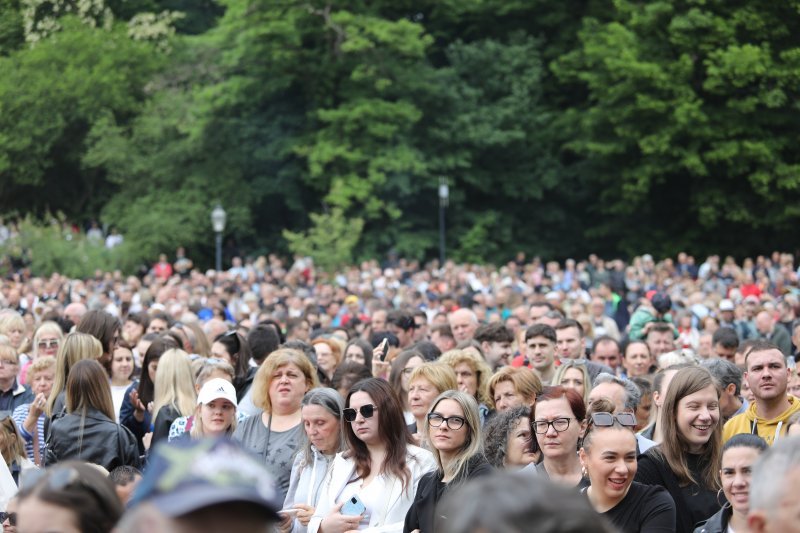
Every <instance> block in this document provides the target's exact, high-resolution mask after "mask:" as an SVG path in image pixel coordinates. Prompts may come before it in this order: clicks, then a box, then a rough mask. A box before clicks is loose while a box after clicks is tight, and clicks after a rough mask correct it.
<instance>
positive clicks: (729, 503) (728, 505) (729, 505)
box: [717, 489, 731, 509]
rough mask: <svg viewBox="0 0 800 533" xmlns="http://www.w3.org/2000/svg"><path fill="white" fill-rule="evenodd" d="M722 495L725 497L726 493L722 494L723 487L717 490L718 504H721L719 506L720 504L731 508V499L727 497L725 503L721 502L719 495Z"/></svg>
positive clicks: (722, 506) (724, 507) (725, 507)
mask: <svg viewBox="0 0 800 533" xmlns="http://www.w3.org/2000/svg"><path fill="white" fill-rule="evenodd" d="M720 496H723V497H724V495H723V494H722V489H719V490H718V491H717V504H718V505H719V506H720V507H721V508H722V509H729V508H730V507H731V502H729V501H728V500H727V499H726V500H725V503H724V504H723V503H722V502H720V501H719V497H720Z"/></svg>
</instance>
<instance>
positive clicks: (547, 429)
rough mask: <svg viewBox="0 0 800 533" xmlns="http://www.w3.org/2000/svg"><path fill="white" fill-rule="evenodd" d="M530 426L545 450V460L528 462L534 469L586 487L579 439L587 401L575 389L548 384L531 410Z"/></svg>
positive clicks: (565, 483)
mask: <svg viewBox="0 0 800 533" xmlns="http://www.w3.org/2000/svg"><path fill="white" fill-rule="evenodd" d="M531 413H532V414H531V417H532V418H533V422H532V423H531V426H532V428H533V432H534V433H535V434H536V442H537V443H538V444H539V449H540V450H541V452H542V457H543V459H542V462H540V463H539V464H537V465H536V466H533V465H529V466H527V467H525V468H524V470H525V471H530V470H534V471H535V472H536V473H537V474H538V475H541V476H545V477H547V478H550V479H552V480H553V481H555V482H557V483H560V484H562V485H567V486H570V487H578V488H581V489H583V488H586V487H588V486H589V480H588V479H586V478H585V477H584V476H583V474H582V472H581V462H580V459H579V458H578V441H579V439H580V438H581V435H582V433H583V429H584V419H585V418H586V404H584V403H583V398H582V397H581V396H580V395H579V394H578V393H577V392H575V391H574V390H573V389H565V388H564V387H561V386H556V387H545V389H544V391H542V394H540V395H539V396H538V397H537V398H536V403H534V404H533V408H532V410H531Z"/></svg>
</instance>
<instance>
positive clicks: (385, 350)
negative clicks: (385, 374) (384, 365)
mask: <svg viewBox="0 0 800 533" xmlns="http://www.w3.org/2000/svg"><path fill="white" fill-rule="evenodd" d="M388 353H389V339H383V342H382V343H381V362H383V361H386V354H388Z"/></svg>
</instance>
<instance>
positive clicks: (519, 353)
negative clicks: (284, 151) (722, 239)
mask: <svg viewBox="0 0 800 533" xmlns="http://www.w3.org/2000/svg"><path fill="white" fill-rule="evenodd" d="M798 279H799V278H798V271H797V270H796V269H795V265H794V258H793V256H792V255H790V254H781V253H774V254H772V255H771V256H770V257H758V258H756V259H755V260H751V259H746V260H744V261H743V262H742V263H741V264H737V263H736V262H735V261H734V260H733V259H732V258H726V259H724V260H721V259H720V258H719V257H717V256H711V257H708V258H707V259H706V260H705V261H704V262H703V263H701V264H699V265H697V264H696V262H695V260H694V258H692V257H691V256H688V255H686V254H679V255H678V257H677V258H675V259H674V260H673V259H670V258H667V259H664V260H661V261H658V262H656V261H655V260H654V259H653V258H652V257H651V256H649V255H644V256H642V257H637V258H634V259H633V260H632V261H631V262H630V263H629V264H626V263H625V262H623V261H622V260H612V261H604V260H603V259H600V258H598V257H596V256H590V257H589V258H588V259H587V260H585V261H580V262H575V261H572V260H567V261H566V262H565V263H564V264H559V263H557V262H542V261H541V260H539V259H538V258H534V259H532V260H528V259H527V258H526V257H525V256H524V254H519V255H518V256H517V257H516V258H515V259H514V260H513V261H510V262H509V263H507V264H506V265H504V266H502V267H500V268H495V267H490V266H478V265H467V264H463V265H457V264H454V263H450V262H448V263H447V264H444V265H439V264H437V263H431V264H427V265H422V264H420V263H417V262H414V261H405V260H402V259H397V258H394V257H389V258H388V259H387V260H386V262H385V264H382V265H379V264H378V263H377V262H365V263H363V264H361V265H360V266H357V267H356V266H354V267H352V268H349V269H347V270H345V271H342V272H339V273H335V274H325V273H322V272H318V271H316V269H315V267H314V264H313V261H312V260H311V259H309V258H302V257H298V258H295V259H294V261H293V262H292V263H291V264H289V263H284V261H282V260H281V259H280V258H278V257H276V256H270V257H261V258H257V259H253V260H251V259H245V260H241V259H239V258H238V257H235V258H233V260H232V262H231V268H230V269H228V270H226V271H222V272H215V271H208V272H200V271H198V270H196V269H195V268H194V266H193V263H192V261H191V260H190V259H188V258H187V257H186V254H185V252H184V250H182V249H181V250H179V251H178V253H177V254H176V257H175V260H174V261H169V260H168V258H167V256H166V255H162V256H161V257H160V258H159V261H158V262H157V263H156V264H154V265H153V266H152V268H151V269H150V271H149V272H147V273H146V274H143V275H141V276H139V277H136V276H131V277H124V276H122V275H121V274H120V273H118V272H114V273H103V272H98V273H97V274H96V276H95V277H94V278H92V279H86V280H75V279H66V278H64V277H62V276H60V275H58V274H54V275H52V276H50V277H47V278H37V277H31V276H30V275H28V274H27V273H25V272H24V271H22V272H19V273H16V274H14V275H13V276H10V277H9V278H8V279H6V280H4V281H3V284H2V290H1V291H0V413H4V415H2V416H3V417H2V418H0V453H2V457H3V459H4V461H0V488H2V499H3V502H2V504H3V505H5V511H4V514H3V515H2V518H3V519H4V522H3V527H4V531H14V529H13V528H15V527H18V528H19V531H21V532H24V531H46V530H53V528H62V529H61V530H77V531H110V530H111V528H112V527H114V525H115V524H118V529H119V530H121V531H126V530H130V531H139V530H141V531H159V530H163V531H177V530H181V528H188V529H186V530H187V531H188V530H192V528H196V527H198V526H197V525H198V524H203V526H202V527H203V529H204V530H208V531H210V530H214V528H215V527H219V529H220V530H223V529H225V530H231V528H232V527H233V525H234V524H240V525H241V526H242V527H244V528H245V529H244V530H254V531H255V530H268V529H277V530H279V531H281V532H284V533H285V532H289V531H299V532H301V531H314V532H324V533H339V532H344V531H352V530H369V531H376V532H377V531H381V532H389V531H419V532H423V533H426V532H430V531H513V530H524V529H528V528H530V527H531V526H530V524H533V523H536V524H537V527H536V529H537V530H542V531H578V530H581V531H623V532H633V531H636V532H639V531H648V532H666V531H679V532H692V531H708V532H715V531H719V532H723V531H734V532H736V533H741V532H743V531H793V530H794V529H793V528H797V527H798V526H797V525H796V519H795V517H794V515H795V514H796V513H797V512H798V508H797V506H798V505H800V504H798V503H797V502H795V501H794V499H792V498H791V495H793V494H795V492H796V491H797V490H800V486H798V485H800V446H798V444H800V441H798V440H795V439H794V438H793V437H792V436H793V435H795V434H796V433H797V434H800V424H798V423H797V422H798V421H800V401H798V400H797V396H800V378H799V377H798V375H797V372H796V370H795V354H796V352H797V350H798V348H800V328H798V326H800V320H798V319H797V313H798V312H800V301H799V297H798V289H799V288H800V287H798ZM3 463H5V465H6V466H7V468H6V469H2V464H3ZM87 465H92V466H90V467H89V466H87ZM17 487H19V489H17ZM751 487H753V488H752V489H751ZM84 489H85V490H84ZM17 490H19V492H18V493H17ZM15 494H16V495H15ZM478 495H479V497H478ZM12 496H13V497H12ZM469 498H472V499H469ZM464 502H470V503H469V504H468V505H465V503H464ZM45 511H47V512H45ZM57 511H58V512H57ZM59 513H60V514H59ZM123 513H124V516H123ZM248 521H249V522H248ZM87 524H95V525H94V526H92V527H91V528H90V527H89V526H88V525H87ZM253 524H257V526H254V525H253ZM70 527H72V528H73V529H69V528H70ZM48 528H49V529H48ZM570 528H572V529H570ZM234 529H235V528H234Z"/></svg>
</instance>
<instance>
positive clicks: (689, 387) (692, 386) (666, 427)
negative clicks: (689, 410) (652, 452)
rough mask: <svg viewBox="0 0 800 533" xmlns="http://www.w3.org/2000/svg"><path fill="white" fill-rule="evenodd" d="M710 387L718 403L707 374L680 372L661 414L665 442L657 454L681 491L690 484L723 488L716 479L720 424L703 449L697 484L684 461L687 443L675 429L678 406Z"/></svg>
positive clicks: (694, 368)
mask: <svg viewBox="0 0 800 533" xmlns="http://www.w3.org/2000/svg"><path fill="white" fill-rule="evenodd" d="M710 385H711V386H713V387H714V390H716V391H717V398H718V399H719V394H720V391H719V387H718V386H717V384H716V382H715V381H714V378H713V377H712V376H711V373H710V372H709V371H708V370H706V369H705V368H703V367H699V366H691V367H688V368H682V369H680V370H679V371H678V373H677V374H675V376H673V378H672V381H670V383H669V387H668V388H667V395H666V398H665V399H664V405H663V407H662V410H661V420H659V423H660V424H661V428H662V431H663V432H664V441H663V442H662V443H661V445H660V446H659V447H658V448H656V453H659V454H660V455H661V456H662V457H663V458H664V460H665V461H666V463H667V464H668V465H669V467H670V469H671V470H672V473H673V474H675V476H676V477H677V478H678V483H679V484H680V485H681V486H683V487H685V486H687V485H690V484H696V485H701V484H702V485H705V487H706V488H708V489H713V490H718V489H720V488H721V487H722V484H721V482H720V477H719V465H720V464H721V462H722V424H721V423H720V422H719V421H718V422H717V424H716V426H715V427H714V431H713V432H712V434H711V438H709V439H708V442H707V443H706V445H705V446H704V447H703V452H702V456H703V459H704V461H703V463H704V466H703V472H702V479H700V480H696V479H695V478H694V476H692V472H691V471H690V470H689V465H688V463H687V461H686V453H687V449H688V442H687V441H686V438H685V437H684V436H683V435H682V434H681V432H680V431H679V429H678V403H679V402H680V401H681V400H682V399H684V398H686V397H687V396H689V395H690V394H694V393H695V392H699V391H701V390H703V389H705V388H706V387H708V386H710Z"/></svg>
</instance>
